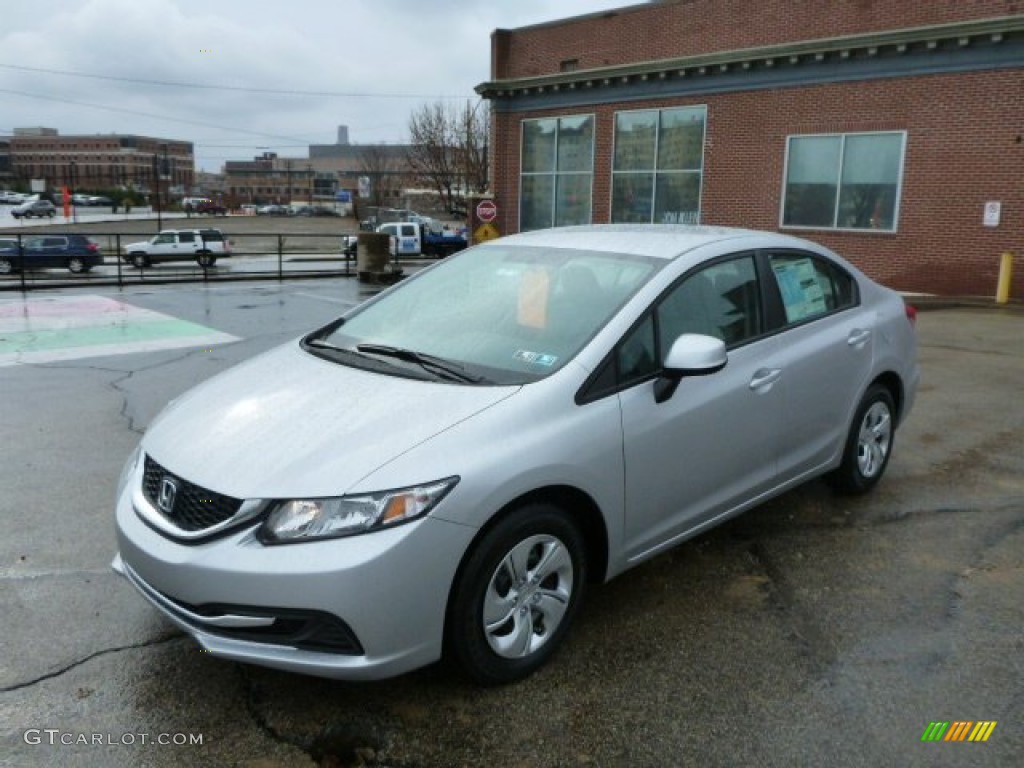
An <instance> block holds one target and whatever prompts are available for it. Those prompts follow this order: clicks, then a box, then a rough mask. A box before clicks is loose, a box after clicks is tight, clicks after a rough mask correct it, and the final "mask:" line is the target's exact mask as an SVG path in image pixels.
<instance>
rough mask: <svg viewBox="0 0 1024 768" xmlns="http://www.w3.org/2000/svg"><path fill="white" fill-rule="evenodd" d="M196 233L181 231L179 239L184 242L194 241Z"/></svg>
mask: <svg viewBox="0 0 1024 768" xmlns="http://www.w3.org/2000/svg"><path fill="white" fill-rule="evenodd" d="M195 240H196V235H195V233H194V232H180V233H178V241H179V242H182V243H194V242H195Z"/></svg>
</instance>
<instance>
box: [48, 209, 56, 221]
mask: <svg viewBox="0 0 1024 768" xmlns="http://www.w3.org/2000/svg"><path fill="white" fill-rule="evenodd" d="M46 215H47V216H49V217H50V218H51V219H52V218H53V217H54V216H56V215H57V212H56V211H47V212H46Z"/></svg>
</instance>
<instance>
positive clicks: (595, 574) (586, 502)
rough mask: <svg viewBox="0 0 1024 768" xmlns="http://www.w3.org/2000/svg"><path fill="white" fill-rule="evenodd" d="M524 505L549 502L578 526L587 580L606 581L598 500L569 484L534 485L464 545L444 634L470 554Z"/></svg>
mask: <svg viewBox="0 0 1024 768" xmlns="http://www.w3.org/2000/svg"><path fill="white" fill-rule="evenodd" d="M527 504H552V505H554V506H556V507H558V508H559V509H562V510H563V511H564V512H565V513H566V514H568V515H569V516H570V517H571V518H572V520H573V522H574V523H575V524H576V526H577V528H579V531H580V535H581V536H583V541H584V544H585V546H586V548H587V572H588V573H587V581H588V582H591V583H600V582H603V581H604V580H605V577H606V574H607V572H608V529H607V527H606V525H605V521H604V516H603V515H602V514H601V509H600V507H598V505H597V502H595V501H594V500H593V499H592V498H591V497H590V495H589V494H587V493H585V492H583V491H581V490H580V489H579V488H576V487H574V486H571V485H549V486H545V487H543V488H536V489H534V490H532V491H529V492H527V493H524V494H522V495H521V496H518V497H516V498H515V499H512V500H511V501H509V502H508V503H507V504H505V505H504V506H503V507H501V509H499V510H498V511H497V512H496V513H494V514H493V515H492V516H491V518H490V519H489V520H488V521H487V522H486V523H485V524H484V525H483V526H481V527H480V530H478V531H477V532H476V535H475V536H474V537H473V540H472V541H471V542H470V543H469V546H467V547H466V550H465V552H463V554H462V559H461V560H460V561H459V565H458V567H457V568H456V569H455V574H454V577H453V578H452V583H451V584H450V585H449V587H448V601H447V606H446V609H445V636H446V637H447V635H448V626H449V623H450V620H451V608H452V595H453V593H454V591H455V588H456V585H457V584H458V583H459V580H460V579H461V578H462V574H463V572H464V571H465V568H466V562H467V561H468V560H469V557H470V554H471V553H472V552H473V550H474V548H475V547H476V546H477V545H478V544H479V542H480V540H481V539H482V538H483V537H484V536H485V535H486V534H487V532H488V531H490V530H491V529H492V528H494V526H496V525H497V524H498V523H499V522H500V521H502V520H504V519H505V518H506V517H508V516H509V515H511V514H514V512H515V510H517V509H519V508H521V507H523V506H526V505H527Z"/></svg>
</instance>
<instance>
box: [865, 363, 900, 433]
mask: <svg viewBox="0 0 1024 768" xmlns="http://www.w3.org/2000/svg"><path fill="white" fill-rule="evenodd" d="M876 385H878V386H882V387H885V388H886V389H887V390H888V391H889V394H890V395H891V396H892V402H893V405H894V406H895V407H896V424H897V426H898V425H899V424H900V423H902V421H903V403H904V398H905V393H904V391H903V379H901V378H900V376H899V375H898V374H897V373H896V372H894V371H886V372H885V373H880V374H879V375H878V376H876V377H875V378H874V379H872V381H871V383H870V384H868V386H867V388H866V389H865V390H864V391H865V392H867V391H868V390H869V389H871V388H872V387H874V386H876Z"/></svg>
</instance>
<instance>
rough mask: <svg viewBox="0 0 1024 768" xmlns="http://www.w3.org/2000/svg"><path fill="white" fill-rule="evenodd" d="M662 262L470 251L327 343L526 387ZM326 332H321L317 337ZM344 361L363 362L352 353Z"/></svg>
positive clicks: (383, 300) (510, 249)
mask: <svg viewBox="0 0 1024 768" xmlns="http://www.w3.org/2000/svg"><path fill="white" fill-rule="evenodd" d="M661 263H662V262H659V261H656V260H652V259H647V258H644V257H639V256H629V255H624V254H609V253H593V252H590V251H577V250H569V249H564V248H560V249H551V248H538V247H526V246H501V245H489V246H486V247H481V248H474V249H471V250H468V251H463V252H462V253H460V254H457V255H455V256H451V257H449V258H448V259H446V260H445V261H443V262H441V263H439V264H437V265H436V266H434V267H433V268H431V269H429V270H428V271H426V272H424V273H423V274H421V275H418V276H416V277H415V278H414V279H410V280H409V281H408V282H406V283H402V284H400V285H399V286H398V287H397V288H396V289H393V290H392V291H390V292H389V293H387V294H385V295H383V296H381V297H380V298H379V299H378V300H377V301H374V302H372V303H369V304H367V305H365V306H364V307H362V308H360V309H358V310H356V312H355V313H354V314H352V315H350V316H349V317H348V318H347V319H346V320H345V321H344V322H343V323H342V324H341V325H339V326H337V327H336V328H335V330H334V331H333V332H332V333H330V334H328V335H326V336H324V335H320V338H321V340H322V342H324V343H327V344H330V345H331V346H334V347H340V348H342V349H348V350H357V351H361V352H366V351H370V352H371V354H372V351H373V348H374V347H377V348H379V347H382V346H386V347H390V348H392V357H395V355H394V354H393V352H394V349H398V350H403V352H405V353H406V357H408V354H407V353H408V352H410V351H412V352H416V353H419V354H420V355H429V356H432V357H434V358H437V359H440V360H444V361H446V362H449V363H453V364H455V365H457V366H459V367H460V368H461V369H464V370H465V371H466V372H467V373H469V374H472V375H474V376H476V377H479V379H480V382H492V383H500V384H517V383H527V382H530V381H535V380H537V379H540V378H543V377H544V376H547V375H549V374H550V373H552V372H554V371H555V370H557V369H558V368H560V367H561V366H562V365H564V364H565V363H566V362H567V361H569V360H570V359H572V357H573V356H574V355H576V354H577V353H578V352H579V351H580V349H582V348H583V346H584V345H585V344H586V343H587V341H589V340H590V339H591V338H592V337H593V336H594V335H595V334H596V333H597V332H598V331H599V330H600V329H601V328H602V327H603V326H604V324H605V323H606V322H607V321H608V320H609V319H610V318H611V317H612V316H613V315H614V314H615V313H616V312H617V311H618V310H619V308H620V307H622V306H623V304H624V303H625V302H626V301H627V300H628V299H629V298H630V297H631V296H632V295H633V294H634V293H635V292H636V291H637V289H638V288H639V287H640V286H641V285H642V284H643V283H645V282H646V281H647V280H648V279H649V278H650V276H651V275H652V274H654V272H655V271H656V270H657V269H659V268H660V265H661ZM316 335H317V334H314V336H316ZM343 362H346V363H351V364H359V363H358V362H357V361H355V360H354V359H352V358H351V357H350V356H349V357H345V358H344V360H343Z"/></svg>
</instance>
